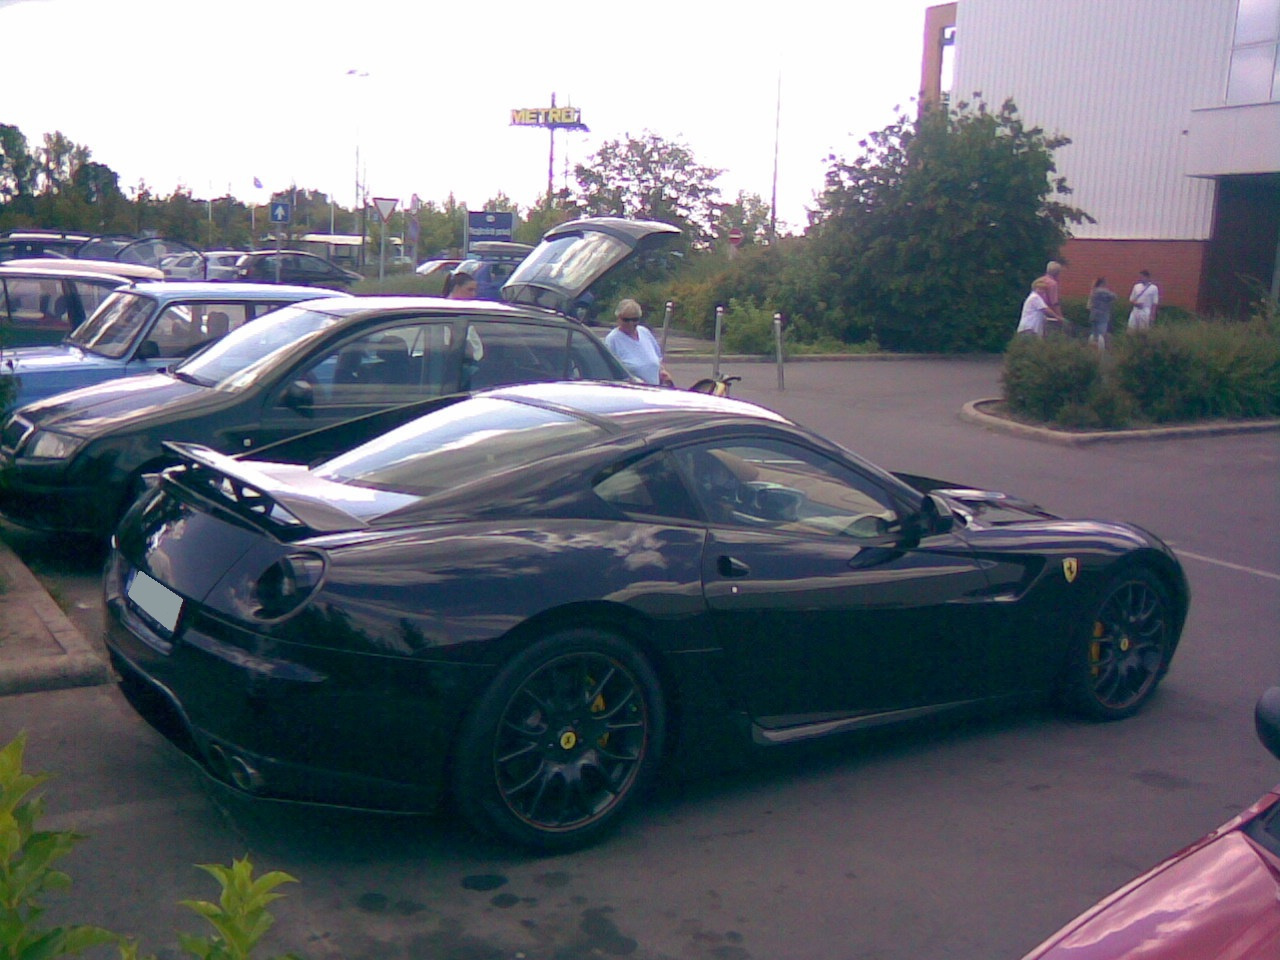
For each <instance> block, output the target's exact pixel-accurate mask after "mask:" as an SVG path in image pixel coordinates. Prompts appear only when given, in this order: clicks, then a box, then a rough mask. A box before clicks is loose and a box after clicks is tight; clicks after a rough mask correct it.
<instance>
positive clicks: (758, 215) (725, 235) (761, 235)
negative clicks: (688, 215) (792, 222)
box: [716, 190, 772, 247]
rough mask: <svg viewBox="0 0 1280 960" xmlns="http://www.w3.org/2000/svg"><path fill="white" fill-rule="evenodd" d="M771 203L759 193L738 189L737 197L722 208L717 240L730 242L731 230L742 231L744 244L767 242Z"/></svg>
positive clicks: (717, 228)
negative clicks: (766, 201)
mask: <svg viewBox="0 0 1280 960" xmlns="http://www.w3.org/2000/svg"><path fill="white" fill-rule="evenodd" d="M770 212H771V211H770V210H769V205H768V204H767V203H765V202H764V200H762V199H761V198H760V195H759V194H757V193H745V192H744V191H742V190H739V191H738V196H737V198H736V199H735V200H734V201H733V202H732V203H727V204H725V205H724V206H722V207H721V208H720V216H719V221H718V223H717V224H716V234H717V240H718V241H719V242H720V243H721V244H723V245H726V246H727V245H728V243H729V231H731V230H741V231H742V246H743V247H749V246H751V245H752V244H757V243H767V242H768V241H769V222H770V220H771V219H772V218H771V216H770Z"/></svg>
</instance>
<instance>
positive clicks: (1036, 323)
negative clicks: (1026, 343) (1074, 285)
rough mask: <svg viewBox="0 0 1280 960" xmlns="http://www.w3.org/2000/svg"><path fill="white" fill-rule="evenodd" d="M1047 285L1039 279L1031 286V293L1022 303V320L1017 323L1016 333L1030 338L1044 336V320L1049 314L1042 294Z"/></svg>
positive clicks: (1047, 305)
mask: <svg viewBox="0 0 1280 960" xmlns="http://www.w3.org/2000/svg"><path fill="white" fill-rule="evenodd" d="M1048 286H1049V285H1048V284H1047V283H1045V282H1044V279H1043V278H1041V279H1039V280H1037V281H1036V282H1035V283H1033V284H1031V292H1030V293H1029V294H1027V299H1025V300H1023V301H1022V319H1020V320H1019V321H1018V333H1020V334H1026V335H1028V336H1032V337H1043V336H1044V318H1045V314H1047V313H1048V312H1049V304H1047V303H1045V299H1044V292H1045V290H1047V289H1048Z"/></svg>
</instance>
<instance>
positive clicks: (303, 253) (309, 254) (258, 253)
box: [229, 249, 325, 260]
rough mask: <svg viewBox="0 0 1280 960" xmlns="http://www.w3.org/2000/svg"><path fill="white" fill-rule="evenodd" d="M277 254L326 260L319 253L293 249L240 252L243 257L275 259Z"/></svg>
mask: <svg viewBox="0 0 1280 960" xmlns="http://www.w3.org/2000/svg"><path fill="white" fill-rule="evenodd" d="M229 252H230V251H229ZM277 253H290V254H300V255H301V256H304V257H316V258H317V259H320V260H323V259H325V258H324V257H323V256H322V255H321V254H318V253H312V252H311V251H310V250H292V249H285V250H242V251H241V252H240V255H241V256H242V257H274V256H275V255H276V254H277Z"/></svg>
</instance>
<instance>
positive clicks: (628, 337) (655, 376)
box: [604, 298, 672, 387]
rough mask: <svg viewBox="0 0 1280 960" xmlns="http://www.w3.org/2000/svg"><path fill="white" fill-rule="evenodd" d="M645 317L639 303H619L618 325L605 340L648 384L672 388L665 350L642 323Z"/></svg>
mask: <svg viewBox="0 0 1280 960" xmlns="http://www.w3.org/2000/svg"><path fill="white" fill-rule="evenodd" d="M642 316H644V311H643V310H641V309H640V304H638V303H636V301H634V300H632V299H630V298H628V299H625V300H621V301H619V302H618V306H617V309H616V310H615V311H614V317H615V318H616V320H617V325H616V326H615V327H614V328H613V329H612V330H610V331H609V334H608V336H606V337H605V338H604V345H605V346H606V347H608V348H609V349H610V350H611V351H613V355H614V356H615V357H617V358H618V359H619V360H620V361H621V362H622V365H623V366H624V367H626V368H627V369H628V370H629V371H631V372H632V373H633V374H635V375H636V376H637V377H639V378H640V379H641V380H643V381H644V382H645V383H651V384H654V385H659V384H660V385H662V386H666V387H669V386H672V380H671V375H670V374H669V373H667V371H666V368H665V367H663V365H662V348H661V347H659V346H658V340H657V338H656V337H655V336H654V335H653V331H652V330H650V329H649V328H648V327H646V326H645V325H644V324H642V323H641V322H640V318H641V317H642Z"/></svg>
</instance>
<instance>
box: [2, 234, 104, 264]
mask: <svg viewBox="0 0 1280 960" xmlns="http://www.w3.org/2000/svg"><path fill="white" fill-rule="evenodd" d="M89 239H91V236H90V235H89V234H87V233H63V232H61V231H58V230H9V231H7V232H6V233H4V234H0V262H3V261H6V260H20V259H25V258H29V257H44V256H49V257H74V256H75V255H76V250H77V249H79V248H80V246H81V245H82V244H84V242H85V241H86V240H89Z"/></svg>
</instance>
